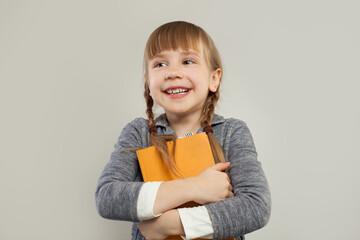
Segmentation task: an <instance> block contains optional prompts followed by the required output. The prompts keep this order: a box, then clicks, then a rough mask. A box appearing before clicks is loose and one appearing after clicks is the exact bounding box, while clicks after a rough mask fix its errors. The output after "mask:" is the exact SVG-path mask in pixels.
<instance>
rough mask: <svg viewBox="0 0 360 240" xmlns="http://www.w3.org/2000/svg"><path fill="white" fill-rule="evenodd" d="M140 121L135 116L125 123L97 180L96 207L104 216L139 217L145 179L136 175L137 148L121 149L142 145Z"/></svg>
mask: <svg viewBox="0 0 360 240" xmlns="http://www.w3.org/2000/svg"><path fill="white" fill-rule="evenodd" d="M139 121H140V119H135V120H134V121H132V122H130V123H129V124H127V125H126V126H125V128H124V129H123V131H122V132H121V135H120V137H119V138H118V141H117V143H116V144H115V146H114V151H113V152H112V154H111V156H110V161H109V162H108V163H107V165H106V166H105V168H104V170H103V172H102V174H101V176H100V179H99V181H98V185H97V188H96V193H95V199H96V207H97V210H98V212H99V214H100V215H101V216H102V217H104V218H108V219H114V220H124V221H132V222H138V221H139V219H138V216H137V199H138V195H139V192H140V189H141V187H142V184H143V182H140V181H139V179H136V177H137V176H138V172H139V171H140V170H139V164H138V160H137V156H136V152H135V151H121V150H123V149H128V148H141V134H140V132H139V131H140V130H141V124H140V122H139ZM136 180H137V181H136Z"/></svg>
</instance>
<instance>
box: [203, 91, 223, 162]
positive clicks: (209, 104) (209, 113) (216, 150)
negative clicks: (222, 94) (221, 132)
mask: <svg viewBox="0 0 360 240" xmlns="http://www.w3.org/2000/svg"><path fill="white" fill-rule="evenodd" d="M218 99H219V91H216V92H215V93H214V92H209V95H208V97H207V99H206V101H205V105H204V109H203V115H202V116H201V124H202V125H203V127H204V128H209V127H210V128H211V122H212V118H213V116H214V111H215V105H216V103H217V101H218ZM206 133H207V135H208V138H209V143H210V147H211V150H212V152H213V156H214V160H215V163H219V162H225V157H224V153H223V151H222V149H221V147H220V145H219V143H218V142H217V141H216V139H215V137H214V135H213V133H212V131H206Z"/></svg>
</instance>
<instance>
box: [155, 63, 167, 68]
mask: <svg viewBox="0 0 360 240" xmlns="http://www.w3.org/2000/svg"><path fill="white" fill-rule="evenodd" d="M164 66H166V64H165V63H164V62H156V63H155V64H154V68H157V67H164Z"/></svg>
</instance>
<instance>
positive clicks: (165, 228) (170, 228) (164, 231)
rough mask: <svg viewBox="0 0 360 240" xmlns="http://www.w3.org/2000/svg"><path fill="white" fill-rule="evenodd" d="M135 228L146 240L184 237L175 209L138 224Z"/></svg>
mask: <svg viewBox="0 0 360 240" xmlns="http://www.w3.org/2000/svg"><path fill="white" fill-rule="evenodd" d="M137 226H138V228H139V230H140V231H141V233H142V235H143V236H144V237H145V239H146V240H160V239H161V240H162V239H165V238H166V237H168V236H172V235H185V232H184V228H183V226H182V223H181V219H180V215H179V212H178V211H177V210H176V209H172V210H169V211H167V212H164V213H163V214H162V215H161V216H159V217H157V218H153V219H150V220H146V221H143V222H139V223H138V224H137Z"/></svg>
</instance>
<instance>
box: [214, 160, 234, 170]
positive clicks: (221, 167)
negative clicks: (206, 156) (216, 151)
mask: <svg viewBox="0 0 360 240" xmlns="http://www.w3.org/2000/svg"><path fill="white" fill-rule="evenodd" d="M229 166H230V162H225V163H217V164H215V165H213V166H211V167H210V168H212V169H214V170H217V171H224V170H225V169H226V168H228V167H229Z"/></svg>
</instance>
